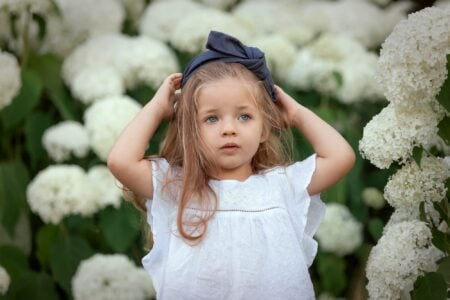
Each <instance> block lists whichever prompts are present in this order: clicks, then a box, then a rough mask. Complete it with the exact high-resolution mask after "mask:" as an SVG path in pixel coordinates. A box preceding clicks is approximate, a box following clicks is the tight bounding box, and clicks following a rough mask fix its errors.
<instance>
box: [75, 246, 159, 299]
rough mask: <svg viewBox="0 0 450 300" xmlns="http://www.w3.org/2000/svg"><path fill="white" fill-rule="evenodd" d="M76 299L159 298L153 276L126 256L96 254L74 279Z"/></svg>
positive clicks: (81, 267) (86, 261)
mask: <svg viewBox="0 0 450 300" xmlns="http://www.w3.org/2000/svg"><path fill="white" fill-rule="evenodd" d="M72 290H73V296H74V299H75V300H85V299H86V300H87V299H96V300H102V299H105V300H109V299H129V300H144V299H149V298H154V297H155V296H156V293H155V290H154V287H153V283H152V281H151V278H150V275H149V274H147V273H146V272H145V271H144V270H143V269H141V268H138V267H136V266H135V265H134V264H133V262H132V261H131V260H130V259H129V258H128V257H127V256H125V255H122V254H113V255H104V254H95V255H94V256H92V257H90V258H88V259H86V260H83V261H82V262H81V263H80V265H79V266H78V269H77V271H76V273H75V275H74V277H73V278H72Z"/></svg>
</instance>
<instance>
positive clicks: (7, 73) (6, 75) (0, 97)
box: [0, 50, 22, 110]
mask: <svg viewBox="0 0 450 300" xmlns="http://www.w3.org/2000/svg"><path fill="white" fill-rule="evenodd" d="M0 66H1V68H0V110H1V109H3V108H4V107H5V106H8V105H9V104H10V103H11V102H12V100H13V99H14V97H16V96H17V94H18V93H19V90H20V88H21V86H22V80H21V78H20V67H19V64H18V63H17V59H16V57H15V56H14V55H12V54H10V53H8V52H2V51H1V50H0Z"/></svg>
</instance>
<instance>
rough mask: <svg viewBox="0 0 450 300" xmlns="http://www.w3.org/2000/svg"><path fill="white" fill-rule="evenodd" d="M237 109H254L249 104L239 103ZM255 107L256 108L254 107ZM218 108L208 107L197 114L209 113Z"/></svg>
mask: <svg viewBox="0 0 450 300" xmlns="http://www.w3.org/2000/svg"><path fill="white" fill-rule="evenodd" d="M237 109H238V110H244V109H254V107H252V106H250V105H240V106H238V107H237ZM255 109H256V108H255ZM218 110H219V108H210V109H207V110H200V111H199V114H209V113H214V112H217V111H218Z"/></svg>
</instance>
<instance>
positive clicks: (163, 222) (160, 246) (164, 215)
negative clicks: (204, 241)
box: [142, 158, 175, 291]
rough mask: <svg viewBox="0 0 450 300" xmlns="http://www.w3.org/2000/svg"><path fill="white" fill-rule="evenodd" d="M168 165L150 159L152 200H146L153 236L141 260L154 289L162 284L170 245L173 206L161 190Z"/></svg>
mask: <svg viewBox="0 0 450 300" xmlns="http://www.w3.org/2000/svg"><path fill="white" fill-rule="evenodd" d="M169 171H170V165H169V163H168V162H167V161H166V160H165V159H164V158H157V159H152V183H153V198H152V199H147V202H146V207H147V223H148V224H149V225H150V228H151V230H152V234H153V248H152V249H151V251H150V253H148V254H147V255H146V256H144V258H143V259H142V264H143V266H144V268H145V269H146V270H147V271H148V272H149V273H150V275H151V277H152V280H153V284H154V286H155V289H156V290H157V291H158V290H159V287H160V285H161V284H162V282H161V279H162V278H163V272H164V266H165V262H166V258H167V253H168V247H169V243H170V232H171V226H170V217H171V215H172V214H173V212H174V209H175V208H174V206H173V204H172V203H171V201H170V199H166V198H165V197H164V195H166V193H165V194H163V193H162V188H163V184H164V180H165V176H166V175H167V174H168V172H169Z"/></svg>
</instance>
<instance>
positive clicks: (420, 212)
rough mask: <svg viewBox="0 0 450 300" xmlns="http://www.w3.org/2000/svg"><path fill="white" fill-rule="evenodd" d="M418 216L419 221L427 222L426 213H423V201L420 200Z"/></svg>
mask: <svg viewBox="0 0 450 300" xmlns="http://www.w3.org/2000/svg"><path fill="white" fill-rule="evenodd" d="M419 216H420V221H422V222H427V215H426V213H425V202H423V201H422V202H420V204H419Z"/></svg>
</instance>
